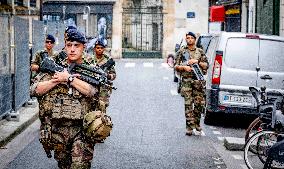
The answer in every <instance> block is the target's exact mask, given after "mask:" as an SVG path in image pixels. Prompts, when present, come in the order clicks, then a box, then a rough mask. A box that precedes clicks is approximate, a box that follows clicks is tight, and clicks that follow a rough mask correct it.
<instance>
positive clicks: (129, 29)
mask: <svg viewBox="0 0 284 169" xmlns="http://www.w3.org/2000/svg"><path fill="white" fill-rule="evenodd" d="M122 17H123V18H122V27H123V30H122V37H123V38H122V48H123V50H122V57H124V58H161V57H162V45H163V13H162V7H161V6H156V7H147V8H123V14H122Z"/></svg>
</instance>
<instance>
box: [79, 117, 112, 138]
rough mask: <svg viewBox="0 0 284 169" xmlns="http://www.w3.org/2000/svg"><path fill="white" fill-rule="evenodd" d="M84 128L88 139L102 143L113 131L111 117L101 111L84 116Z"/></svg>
mask: <svg viewBox="0 0 284 169" xmlns="http://www.w3.org/2000/svg"><path fill="white" fill-rule="evenodd" d="M83 127H84V131H85V135H86V136H87V139H89V140H90V141H92V142H94V143H95V142H100V141H102V140H104V139H106V138H107V137H108V136H109V135H110V132H111V130H112V122H111V118H110V116H108V115H106V114H105V113H102V112H101V111H91V112H89V113H87V114H86V115H85V116H84V121H83Z"/></svg>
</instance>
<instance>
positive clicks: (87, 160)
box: [51, 122, 94, 169]
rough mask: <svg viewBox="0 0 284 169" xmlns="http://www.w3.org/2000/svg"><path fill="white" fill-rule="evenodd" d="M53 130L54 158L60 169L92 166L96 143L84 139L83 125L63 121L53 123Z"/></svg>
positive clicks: (79, 168)
mask: <svg viewBox="0 0 284 169" xmlns="http://www.w3.org/2000/svg"><path fill="white" fill-rule="evenodd" d="M51 130H52V133H51V142H52V145H53V150H54V159H55V160H56V161H57V162H58V167H59V168H60V169H89V168H91V162H92V159H93V153H94V144H91V143H88V142H87V141H86V140H85V139H84V135H83V131H82V126H81V125H70V123H69V124H68V123H65V122H62V123H59V124H52V129H51Z"/></svg>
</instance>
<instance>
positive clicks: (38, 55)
mask: <svg viewBox="0 0 284 169" xmlns="http://www.w3.org/2000/svg"><path fill="white" fill-rule="evenodd" d="M43 52H47V50H46V49H44V50H40V51H37V52H36V53H35V56H34V60H32V64H36V65H40V63H41V61H42V58H41V53H43ZM57 55H58V52H57V51H55V50H51V51H50V52H49V53H48V56H50V57H51V58H53V59H54V58H55V57H56V56H57Z"/></svg>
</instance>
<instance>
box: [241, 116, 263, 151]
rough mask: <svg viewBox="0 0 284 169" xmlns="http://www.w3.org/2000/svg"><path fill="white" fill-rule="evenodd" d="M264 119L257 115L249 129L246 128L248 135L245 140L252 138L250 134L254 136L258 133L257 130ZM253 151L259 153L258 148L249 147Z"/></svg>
mask: <svg viewBox="0 0 284 169" xmlns="http://www.w3.org/2000/svg"><path fill="white" fill-rule="evenodd" d="M261 123H262V121H261V120H260V118H259V117H257V118H256V119H254V120H253V121H252V122H251V123H250V125H249V126H248V128H247V130H246V135H245V142H247V141H248V139H249V138H250V136H252V135H253V134H254V133H256V132H257V131H259V127H260V125H261ZM249 150H250V151H251V152H252V153H255V154H256V153H257V152H256V149H254V147H250V149H249Z"/></svg>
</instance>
